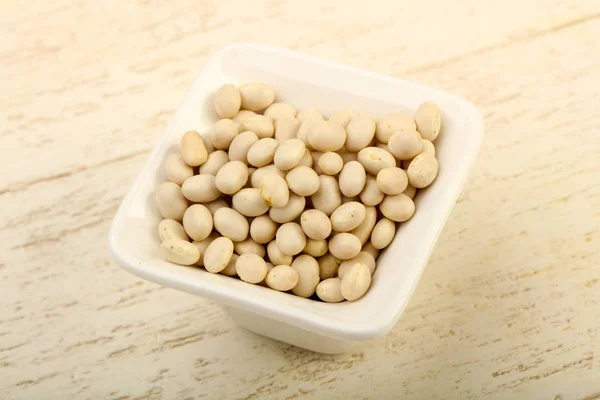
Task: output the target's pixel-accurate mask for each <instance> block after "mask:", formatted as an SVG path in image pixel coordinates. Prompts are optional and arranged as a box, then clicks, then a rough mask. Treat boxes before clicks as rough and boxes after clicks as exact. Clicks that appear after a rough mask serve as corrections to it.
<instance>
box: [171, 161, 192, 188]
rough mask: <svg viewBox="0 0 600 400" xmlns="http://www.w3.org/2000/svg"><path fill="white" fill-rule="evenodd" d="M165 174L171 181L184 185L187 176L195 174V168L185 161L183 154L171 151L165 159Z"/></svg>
mask: <svg viewBox="0 0 600 400" xmlns="http://www.w3.org/2000/svg"><path fill="white" fill-rule="evenodd" d="M165 175H166V176H167V179H168V180H169V181H171V182H174V183H176V184H178V185H182V184H183V182H184V181H185V180H186V179H187V178H189V177H191V176H194V169H193V168H192V167H190V166H189V165H187V164H186V163H185V161H184V159H183V157H182V155H181V154H179V153H171V154H169V155H168V156H167V158H166V159H165Z"/></svg>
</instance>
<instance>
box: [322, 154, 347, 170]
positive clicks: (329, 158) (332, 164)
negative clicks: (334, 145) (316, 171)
mask: <svg viewBox="0 0 600 400" xmlns="http://www.w3.org/2000/svg"><path fill="white" fill-rule="evenodd" d="M343 166H344V160H343V159H342V157H341V156H340V155H339V154H338V153H335V152H332V151H328V152H327V153H323V154H322V155H321V157H319V168H321V171H323V173H324V174H327V175H336V174H338V173H339V172H340V171H341V170H342V167H343Z"/></svg>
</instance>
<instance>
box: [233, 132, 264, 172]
mask: <svg viewBox="0 0 600 400" xmlns="http://www.w3.org/2000/svg"><path fill="white" fill-rule="evenodd" d="M256 142H258V136H256V134H255V133H254V132H251V131H245V132H242V133H240V134H239V135H237V136H236V137H235V138H234V139H233V141H232V142H231V145H230V146H229V159H230V160H231V161H241V162H243V163H244V164H248V151H249V150H250V147H252V145H253V144H254V143H256Z"/></svg>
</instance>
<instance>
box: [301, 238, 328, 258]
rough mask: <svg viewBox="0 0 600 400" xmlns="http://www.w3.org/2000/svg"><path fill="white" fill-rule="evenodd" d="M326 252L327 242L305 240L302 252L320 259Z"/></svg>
mask: <svg viewBox="0 0 600 400" xmlns="http://www.w3.org/2000/svg"><path fill="white" fill-rule="evenodd" d="M327 250H328V244H327V240H324V239H323V240H315V239H306V246H304V249H302V252H303V253H305V254H308V255H309V256H313V257H321V256H322V255H325V253H327Z"/></svg>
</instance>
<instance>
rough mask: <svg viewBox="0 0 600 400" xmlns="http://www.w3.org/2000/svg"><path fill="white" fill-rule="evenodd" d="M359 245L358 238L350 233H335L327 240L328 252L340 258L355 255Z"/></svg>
mask: <svg viewBox="0 0 600 400" xmlns="http://www.w3.org/2000/svg"><path fill="white" fill-rule="evenodd" d="M361 246H362V244H361V243H360V239H359V238H357V237H356V236H354V235H353V234H351V233H337V234H335V235H333V237H332V238H331V239H330V240H329V252H330V253H331V254H332V255H333V256H334V257H336V258H339V259H340V260H349V259H351V258H352V257H355V256H356V255H357V254H358V253H359V252H360V248H361Z"/></svg>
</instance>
